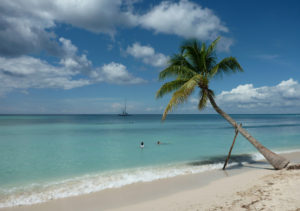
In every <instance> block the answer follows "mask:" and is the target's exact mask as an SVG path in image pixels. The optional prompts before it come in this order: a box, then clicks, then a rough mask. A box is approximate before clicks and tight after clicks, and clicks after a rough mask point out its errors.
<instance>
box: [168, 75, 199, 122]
mask: <svg viewBox="0 0 300 211" xmlns="http://www.w3.org/2000/svg"><path fill="white" fill-rule="evenodd" d="M200 77H201V76H200V75H196V76H194V77H192V78H191V79H190V80H188V81H187V82H186V83H184V84H183V85H182V86H181V88H180V89H179V90H177V91H176V92H174V94H173V96H172V98H171V100H170V102H169V104H168V105H167V107H166V109H165V111H164V114H163V117H162V120H165V119H166V116H167V114H168V113H169V112H170V111H172V109H173V108H174V107H175V106H177V105H178V104H181V103H183V102H185V101H186V100H187V98H188V97H189V96H190V95H191V94H192V93H193V91H194V89H195V87H196V86H197V85H198V83H199V80H200Z"/></svg>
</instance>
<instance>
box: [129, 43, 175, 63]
mask: <svg viewBox="0 0 300 211" xmlns="http://www.w3.org/2000/svg"><path fill="white" fill-rule="evenodd" d="M126 52H127V53H128V54H130V55H131V56H133V57H135V58H138V59H142V60H143V62H144V63H145V64H150V65H152V66H155V67H163V66H165V65H166V64H167V62H168V60H169V57H167V56H165V55H164V54H162V53H156V52H155V50H154V48H152V47H151V46H149V45H148V46H146V45H141V44H139V43H134V44H133V45H132V46H128V47H127V49H126Z"/></svg>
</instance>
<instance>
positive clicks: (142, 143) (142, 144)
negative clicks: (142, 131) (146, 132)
mask: <svg viewBox="0 0 300 211" xmlns="http://www.w3.org/2000/svg"><path fill="white" fill-rule="evenodd" d="M140 147H141V148H142V149H143V148H144V142H143V141H142V142H141V145H140Z"/></svg>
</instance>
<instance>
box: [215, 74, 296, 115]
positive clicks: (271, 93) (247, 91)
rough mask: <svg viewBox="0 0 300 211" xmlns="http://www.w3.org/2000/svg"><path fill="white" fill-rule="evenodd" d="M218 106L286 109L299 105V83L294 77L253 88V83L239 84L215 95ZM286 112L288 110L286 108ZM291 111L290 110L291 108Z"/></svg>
mask: <svg viewBox="0 0 300 211" xmlns="http://www.w3.org/2000/svg"><path fill="white" fill-rule="evenodd" d="M216 101H217V103H218V104H220V106H221V107H222V106H231V107H234V106H236V107H237V108H243V109H245V112H247V109H253V108H255V109H256V110H259V109H269V111H272V110H274V108H279V109H288V108H290V107H291V108H297V107H298V108H299V106H300V84H299V83H298V81H295V80H294V79H292V78H291V79H289V80H286V81H282V82H281V83H279V84H278V85H276V86H262V87H258V88H255V87H254V86H253V84H245V85H239V86H237V87H236V88H234V89H232V90H231V91H223V92H221V94H219V95H218V96H217V97H216ZM286 112H288V110H286ZM291 112H292V110H291Z"/></svg>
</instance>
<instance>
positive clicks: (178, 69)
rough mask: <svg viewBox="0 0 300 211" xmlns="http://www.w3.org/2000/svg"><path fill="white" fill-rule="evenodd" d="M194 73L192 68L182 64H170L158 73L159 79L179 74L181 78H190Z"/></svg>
mask: <svg viewBox="0 0 300 211" xmlns="http://www.w3.org/2000/svg"><path fill="white" fill-rule="evenodd" d="M194 75H196V72H194V71H193V70H192V69H190V68H188V67H186V66H182V65H172V66H169V67H167V68H166V69H164V70H163V71H161V72H160V73H159V79H160V80H163V79H165V78H167V77H172V76H179V77H181V78H191V77H193V76H194Z"/></svg>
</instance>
